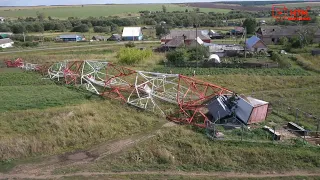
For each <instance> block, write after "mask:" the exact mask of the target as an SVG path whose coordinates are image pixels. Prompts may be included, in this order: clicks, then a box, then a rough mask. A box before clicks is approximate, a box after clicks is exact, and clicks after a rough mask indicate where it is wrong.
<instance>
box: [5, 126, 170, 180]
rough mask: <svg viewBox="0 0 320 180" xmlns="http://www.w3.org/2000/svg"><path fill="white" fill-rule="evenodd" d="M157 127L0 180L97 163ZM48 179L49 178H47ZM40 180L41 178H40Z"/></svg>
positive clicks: (50, 159) (18, 169) (143, 138)
mask: <svg viewBox="0 0 320 180" xmlns="http://www.w3.org/2000/svg"><path fill="white" fill-rule="evenodd" d="M174 125H175V124H174V123H172V122H168V123H166V124H164V125H163V126H162V127H164V128H165V127H170V126H174ZM162 127H159V128H158V129H155V130H154V131H153V132H149V133H145V134H142V135H138V136H133V137H130V138H127V139H121V140H114V141H109V142H106V143H103V144H100V145H98V146H96V147H93V148H91V149H90V150H87V151H76V152H72V153H65V154H63V155H56V156H51V157H47V158H45V159H43V160H42V162H40V163H31V164H21V165H18V166H16V167H15V168H13V169H12V170H11V171H10V172H9V173H8V174H1V173H0V178H3V177H4V178H5V177H7V178H9V177H17V178H22V175H24V176H25V177H24V178H29V177H32V178H34V177H38V176H39V177H43V176H52V175H51V173H52V171H53V170H55V169H56V168H62V167H70V166H74V165H80V164H86V163H90V162H93V161H98V160H100V159H102V158H104V157H106V156H108V155H112V154H116V153H119V152H121V151H124V150H126V149H128V148H130V147H132V146H134V145H135V144H137V143H139V142H143V141H146V140H148V139H150V138H152V137H154V136H156V134H157V133H159V132H160V129H161V128H162ZM48 178H49V177H48ZM40 179H41V178H40Z"/></svg>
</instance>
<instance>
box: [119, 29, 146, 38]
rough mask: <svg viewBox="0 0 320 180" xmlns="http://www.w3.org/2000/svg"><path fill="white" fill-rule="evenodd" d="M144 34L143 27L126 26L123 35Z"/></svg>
mask: <svg viewBox="0 0 320 180" xmlns="http://www.w3.org/2000/svg"><path fill="white" fill-rule="evenodd" d="M141 34H142V32H141V27H124V28H123V32H122V37H128V36H129V37H130V36H134V37H136V36H140V35H141Z"/></svg>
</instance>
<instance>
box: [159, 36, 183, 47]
mask: <svg viewBox="0 0 320 180" xmlns="http://www.w3.org/2000/svg"><path fill="white" fill-rule="evenodd" d="M183 45H184V39H183V37H182V36H180V37H175V38H173V39H172V40H170V41H169V42H167V43H166V44H165V45H164V46H166V47H180V46H183Z"/></svg>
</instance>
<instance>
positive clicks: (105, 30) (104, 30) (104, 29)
mask: <svg viewBox="0 0 320 180" xmlns="http://www.w3.org/2000/svg"><path fill="white" fill-rule="evenodd" d="M93 31H94V32H97V33H109V32H110V31H111V28H110V27H102V26H94V27H93Z"/></svg>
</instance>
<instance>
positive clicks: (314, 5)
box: [266, 2, 320, 9]
mask: <svg viewBox="0 0 320 180" xmlns="http://www.w3.org/2000/svg"><path fill="white" fill-rule="evenodd" d="M279 4H284V5H286V7H289V8H293V7H301V8H306V7H307V6H310V7H311V9H312V8H316V7H317V8H319V7H320V2H303V3H302V2H300V3H279ZM266 6H267V7H272V4H268V5H266Z"/></svg>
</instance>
